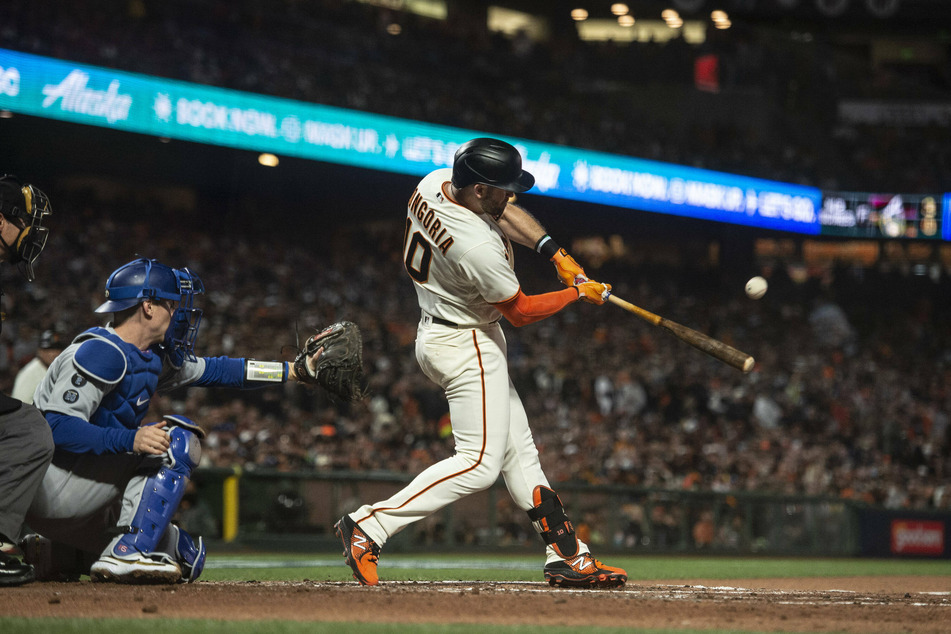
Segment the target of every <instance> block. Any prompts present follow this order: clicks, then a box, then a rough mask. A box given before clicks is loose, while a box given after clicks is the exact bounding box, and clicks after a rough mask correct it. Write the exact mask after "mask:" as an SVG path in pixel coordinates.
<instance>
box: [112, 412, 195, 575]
mask: <svg viewBox="0 0 951 634" xmlns="http://www.w3.org/2000/svg"><path fill="white" fill-rule="evenodd" d="M168 435H169V439H170V441H171V443H170V447H169V450H168V457H169V464H166V465H163V466H162V468H161V469H159V471H158V473H156V474H155V475H153V476H150V477H149V478H147V479H146V481H145V486H144V487H143V490H142V496H141V497H140V498H139V503H138V506H137V507H136V510H135V515H134V516H133V519H132V522H131V523H130V525H129V526H120V527H119V530H121V531H123V532H124V534H123V535H122V537H121V538H119V541H118V542H117V543H116V545H115V546H114V547H113V549H112V554H113V555H115V556H116V557H120V558H122V557H131V556H135V555H136V553H142V554H152V553H153V552H155V550H156V547H157V546H158V544H159V541H160V540H161V539H162V535H163V534H164V533H165V531H166V530H167V529H168V527H169V523H170V522H171V519H172V516H173V515H174V514H175V511H176V510H177V509H178V505H179V503H180V502H181V501H182V496H183V495H184V494H185V487H186V485H187V484H188V477H189V476H190V475H191V472H192V470H193V469H194V468H195V467H196V466H197V465H198V460H199V459H200V458H201V445H200V444H199V442H198V437H197V436H196V435H195V433H194V432H192V431H191V430H189V429H185V428H183V427H178V426H175V427H172V428H171V429H170V430H169V432H168Z"/></svg>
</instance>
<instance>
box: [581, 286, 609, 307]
mask: <svg viewBox="0 0 951 634" xmlns="http://www.w3.org/2000/svg"><path fill="white" fill-rule="evenodd" d="M574 286H575V288H576V289H578V299H580V300H582V301H585V302H589V303H591V304H597V305H598V306H600V305H601V304H603V303H604V302H606V301H608V296H609V295H610V294H611V285H610V284H602V283H601V282H595V281H594V280H585V281H584V282H582V283H581V284H575V285H574Z"/></svg>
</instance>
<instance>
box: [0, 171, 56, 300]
mask: <svg viewBox="0 0 951 634" xmlns="http://www.w3.org/2000/svg"><path fill="white" fill-rule="evenodd" d="M0 213H2V214H3V215H4V216H5V217H6V218H7V219H9V220H10V221H11V222H12V223H14V224H15V225H17V226H19V228H20V233H19V235H17V237H16V240H14V241H13V244H7V243H6V242H4V241H3V239H2V238H0V242H2V243H3V246H5V247H6V248H7V251H8V252H9V254H10V262H11V263H12V264H16V265H17V268H19V269H20V273H22V274H23V277H25V278H26V279H27V281H28V282H32V281H33V280H34V279H35V277H36V276H35V275H34V272H33V263H34V262H36V259H37V258H38V257H40V253H42V252H43V248H44V247H45V246H46V240H47V239H48V238H49V227H45V226H43V222H44V221H45V220H46V217H47V216H50V215H52V214H53V211H52V209H51V208H50V199H49V198H47V196H46V194H44V193H43V192H41V191H40V190H39V189H37V188H35V187H33V186H32V185H24V184H23V183H21V182H20V180H19V179H18V178H17V177H16V176H10V175H5V176H2V177H0Z"/></svg>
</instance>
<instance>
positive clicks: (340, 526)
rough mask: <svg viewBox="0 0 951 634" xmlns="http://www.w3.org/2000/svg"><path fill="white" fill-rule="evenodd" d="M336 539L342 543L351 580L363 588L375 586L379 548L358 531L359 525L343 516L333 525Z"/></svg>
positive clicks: (376, 582)
mask: <svg viewBox="0 0 951 634" xmlns="http://www.w3.org/2000/svg"><path fill="white" fill-rule="evenodd" d="M334 531H335V532H336V533H337V537H339V538H340V541H342V542H343V556H344V558H345V559H346V560H347V565H348V566H350V569H351V570H353V578H354V579H356V580H357V581H359V582H360V584H361V585H364V586H375V585H377V584H378V583H380V578H379V576H378V575H377V573H376V562H377V561H379V559H380V547H379V546H377V544H376V542H375V541H373V540H372V539H370V538H369V537H367V534H366V533H364V532H363V531H362V530H361V529H360V525H359V524H357V523H356V522H354V521H353V520H352V519H350V516H349V515H344V516H343V517H341V518H340V521H339V522H337V523H336V524H334Z"/></svg>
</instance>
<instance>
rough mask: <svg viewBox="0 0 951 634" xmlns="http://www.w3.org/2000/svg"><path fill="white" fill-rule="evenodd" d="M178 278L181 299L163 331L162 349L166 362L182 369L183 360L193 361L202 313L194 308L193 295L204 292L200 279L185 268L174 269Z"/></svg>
mask: <svg viewBox="0 0 951 634" xmlns="http://www.w3.org/2000/svg"><path fill="white" fill-rule="evenodd" d="M175 275H176V276H177V277H178V287H179V289H180V290H181V292H182V299H181V301H180V302H179V304H178V310H176V311H175V314H174V315H172V323H171V324H169V326H168V330H166V331H165V341H163V342H162V347H163V348H164V349H165V350H166V353H167V356H168V360H169V361H170V362H171V364H172V365H173V366H174V367H176V368H180V367H182V363H184V362H185V359H188V360H189V361H194V360H195V340H196V339H198V327H199V326H201V316H202V314H203V311H202V310H201V309H200V308H195V295H198V294H200V293H204V292H205V287H204V285H203V284H202V283H201V279H200V278H199V277H198V276H197V275H195V274H194V273H192V272H191V271H190V270H189V269H188V268H187V267H186V268H182V269H175Z"/></svg>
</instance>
